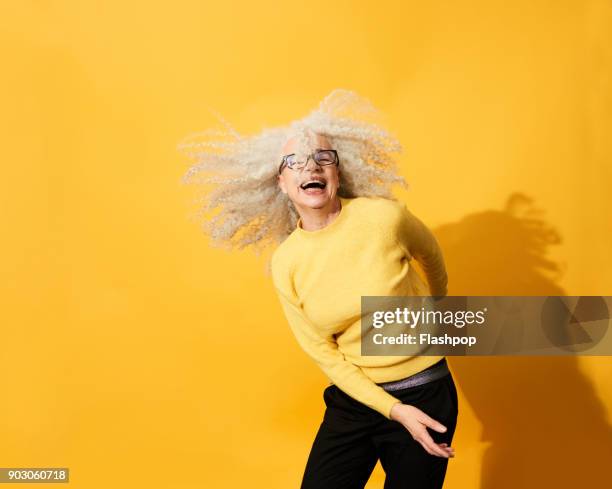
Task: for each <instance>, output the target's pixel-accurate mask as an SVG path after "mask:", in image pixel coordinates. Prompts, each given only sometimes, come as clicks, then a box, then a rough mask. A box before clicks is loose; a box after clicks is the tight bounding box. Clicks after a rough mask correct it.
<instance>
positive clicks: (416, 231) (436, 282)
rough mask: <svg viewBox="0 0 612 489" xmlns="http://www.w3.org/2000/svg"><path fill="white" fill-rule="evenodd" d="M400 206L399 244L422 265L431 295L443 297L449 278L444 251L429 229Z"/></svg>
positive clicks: (404, 205) (404, 207)
mask: <svg viewBox="0 0 612 489" xmlns="http://www.w3.org/2000/svg"><path fill="white" fill-rule="evenodd" d="M400 206H401V218H400V225H399V230H398V241H399V244H400V246H402V247H403V248H404V251H405V252H406V254H407V255H408V256H411V257H414V258H416V259H417V260H418V261H419V263H420V264H421V265H422V267H423V271H424V272H425V275H426V276H427V282H428V283H429V290H430V293H431V295H432V296H436V297H443V296H445V295H446V293H447V284H448V276H447V273H446V266H445V264H444V257H443V256H442V250H441V248H440V246H439V244H438V242H437V241H436V238H435V237H434V235H433V233H432V232H431V231H430V230H429V228H428V227H427V226H425V224H423V222H422V221H421V220H420V219H419V218H418V217H416V216H415V215H414V214H412V213H411V212H410V211H409V210H408V208H407V207H406V204H403V203H400Z"/></svg>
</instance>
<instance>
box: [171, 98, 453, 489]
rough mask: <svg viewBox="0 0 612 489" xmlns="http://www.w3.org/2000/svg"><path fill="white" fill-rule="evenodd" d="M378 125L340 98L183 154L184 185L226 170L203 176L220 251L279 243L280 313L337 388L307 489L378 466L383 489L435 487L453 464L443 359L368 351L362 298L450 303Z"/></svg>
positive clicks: (428, 238) (441, 271) (357, 480)
mask: <svg viewBox="0 0 612 489" xmlns="http://www.w3.org/2000/svg"><path fill="white" fill-rule="evenodd" d="M377 116H378V113H377V111H376V110H375V109H374V108H373V107H372V106H371V104H369V102H368V101H366V100H364V99H362V98H361V97H359V96H357V95H356V94H355V93H353V92H350V91H347V90H334V91H333V92H332V93H331V94H330V95H328V97H326V98H325V99H324V100H323V102H321V104H320V106H319V107H318V108H317V109H316V110H314V111H313V112H311V113H310V114H309V115H308V116H307V117H305V118H303V119H301V120H299V121H294V122H293V123H292V124H290V125H289V126H288V127H284V128H276V129H266V130H264V131H263V132H262V133H261V134H260V135H258V136H255V137H251V138H244V137H242V136H240V135H238V134H237V133H236V132H230V133H227V134H230V135H231V136H232V139H233V140H230V141H229V142H220V141H219V140H216V141H215V142H210V141H207V142H201V143H186V144H184V145H183V146H182V147H183V148H187V149H189V150H194V149H195V150H194V151H190V154H191V155H192V156H195V157H196V159H197V161H198V163H197V164H196V165H194V166H193V167H192V168H191V170H190V172H189V173H188V174H187V175H186V177H187V180H189V181H191V180H193V177H194V176H195V175H201V174H202V172H204V171H205V170H207V169H208V170H213V171H214V172H215V173H217V174H218V173H219V172H221V174H226V175H227V176H226V177H225V178H223V177H221V178H219V177H206V178H204V181H205V182H215V183H219V184H221V185H220V186H219V187H217V188H216V189H215V190H214V191H213V193H212V196H211V198H210V203H209V205H208V206H206V207H205V209H212V208H216V207H218V206H220V205H222V206H223V211H222V213H221V214H219V215H217V216H215V217H214V218H212V219H211V220H210V221H208V222H209V224H208V231H209V232H210V233H211V236H212V237H213V240H214V242H215V243H217V244H230V246H238V247H243V246H246V245H249V244H259V243H261V242H262V241H264V240H265V239H266V238H268V239H270V238H271V239H273V240H275V241H276V242H280V245H279V246H278V247H277V248H276V249H275V251H274V253H273V255H272V259H271V262H270V263H271V270H272V281H273V284H274V287H275V290H276V292H277V294H278V298H279V301H280V304H281V307H282V310H283V311H284V314H285V316H286V318H287V321H288V323H289V326H290V328H291V329H292V331H293V333H294V335H295V337H296V339H297V341H298V343H299V345H300V346H301V347H302V349H303V350H304V351H305V352H306V353H307V354H308V355H309V356H310V357H312V359H313V360H314V361H315V362H316V363H317V364H318V366H319V367H320V368H321V369H322V370H323V372H324V373H325V374H326V375H327V377H328V378H329V379H330V380H331V384H330V385H329V386H328V387H327V388H326V389H325V391H324V393H323V398H324V401H325V405H326V410H325V414H324V417H323V421H322V423H321V425H320V427H319V430H318V432H317V435H316V437H315V440H314V443H313V445H312V448H311V451H310V455H309V457H308V460H307V463H306V468H305V471H304V474H303V478H302V486H301V487H302V488H303V489H304V488H317V489H321V488H356V487H364V486H365V484H366V482H367V480H368V478H369V476H370V474H371V472H372V470H373V468H374V466H375V465H376V462H377V461H378V460H380V461H381V465H382V467H383V469H384V470H385V473H386V482H385V488H386V489H389V488H399V487H409V486H410V487H414V488H439V487H442V484H443V481H444V477H445V473H446V468H447V463H448V458H450V457H453V456H454V450H453V448H451V446H450V443H451V441H452V438H453V434H454V431H455V426H456V420H457V414H458V406H457V391H456V388H455V384H454V382H453V377H452V375H451V373H450V371H449V370H448V367H447V365H446V360H445V358H444V357H440V356H405V357H397V356H361V354H360V333H361V331H360V327H361V321H360V320H361V315H360V305H361V296H366V295H370V296H401V295H426V294H427V289H429V292H430V293H431V295H433V296H444V295H445V294H446V286H447V275H446V269H445V264H444V260H443V257H442V253H441V250H440V248H439V246H438V243H437V241H436V240H435V238H434V236H433V234H432V233H431V232H430V231H429V229H428V228H427V227H426V226H425V225H424V224H423V223H422V222H421V221H420V220H419V219H418V218H416V217H415V216H414V215H413V214H412V213H411V212H410V211H408V209H407V208H406V206H405V205H404V204H402V203H400V202H398V201H396V200H394V199H393V198H392V196H391V193H390V191H389V186H390V185H391V184H392V183H401V184H403V185H405V182H404V181H403V179H402V178H401V177H399V176H398V175H396V174H395V171H394V170H395V166H396V165H395V161H394V159H393V157H392V153H394V152H399V151H401V146H400V144H399V143H398V141H397V140H396V139H395V138H393V137H392V136H391V135H390V134H389V133H387V132H386V131H385V130H384V129H383V128H382V127H381V126H380V124H379V123H378V122H377V121H376V118H377ZM209 134H211V135H215V136H218V133H209ZM273 162H278V163H277V164H278V166H277V164H274V165H272V163H273ZM272 166H274V173H272ZM223 218H225V219H226V220H227V222H226V221H223V222H221V219H223ZM239 231H243V234H242V236H241V237H240V238H236V236H237V233H238V232H239ZM413 258H414V259H416V260H418V261H419V263H420V264H421V266H422V268H423V271H424V272H425V275H426V278H427V283H428V286H426V285H425V284H424V283H423V282H422V281H421V280H420V276H419V274H418V273H416V272H415V270H414V268H413V267H412V265H411V263H410V261H411V260H412V259H413ZM428 428H430V429H431V431H428Z"/></svg>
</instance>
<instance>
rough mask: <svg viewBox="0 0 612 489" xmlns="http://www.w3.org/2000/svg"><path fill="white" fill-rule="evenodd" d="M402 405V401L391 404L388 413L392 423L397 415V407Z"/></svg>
mask: <svg viewBox="0 0 612 489" xmlns="http://www.w3.org/2000/svg"><path fill="white" fill-rule="evenodd" d="M402 404H403V403H402V401H397V402H396V403H395V404H393V406H391V411H390V412H389V418H390V419H392V420H393V421H396V416H395V415H396V413H397V406H401V405H402Z"/></svg>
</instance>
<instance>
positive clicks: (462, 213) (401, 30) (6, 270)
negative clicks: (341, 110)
mask: <svg viewBox="0 0 612 489" xmlns="http://www.w3.org/2000/svg"><path fill="white" fill-rule="evenodd" d="M1 10H2V13H1V15H0V26H1V32H2V37H1V39H0V40H1V44H0V52H1V55H2V56H1V58H0V59H2V77H1V80H2V82H1V83H2V90H1V91H0V94H1V95H0V96H1V97H2V115H3V116H2V117H1V118H0V121H1V122H0V123H1V124H2V131H1V135H2V146H1V147H2V158H1V160H2V176H1V178H0V199H2V212H1V213H0V215H1V218H2V221H1V227H2V240H1V245H0V246H1V247H2V254H1V256H2V259H1V262H0V263H1V267H2V282H1V283H2V290H1V293H2V316H1V317H2V319H1V321H2V323H1V328H2V329H1V330H0V331H1V333H2V336H1V340H0V371H1V372H2V375H0V391H1V392H2V400H1V402H0V440H1V442H0V460H1V465H2V466H3V467H10V466H19V467H27V466H33V467H52V466H67V467H69V468H70V469H71V471H72V474H71V477H72V483H71V484H72V487H75V488H87V489H95V488H103V489H107V488H109V487H112V488H114V489H120V488H130V489H131V488H135V487H147V488H173V489H175V488H181V489H183V488H185V489H186V488H196V487H197V488H201V487H214V488H233V487H261V488H266V489H271V488H283V489H286V488H291V487H298V484H299V480H300V478H301V474H302V470H303V467H304V463H305V460H306V457H307V455H308V451H309V449H310V444H311V442H312V439H313V437H314V434H315V432H316V429H317V428H318V425H319V423H320V418H321V416H322V414H323V409H324V404H323V400H322V390H323V388H324V387H325V386H326V378H325V377H324V375H323V374H322V373H321V372H320V371H318V370H317V367H316V366H315V365H314V363H312V362H311V361H310V360H309V359H308V358H307V357H306V355H305V354H304V353H302V351H301V350H300V349H299V347H298V346H297V343H296V342H295V340H294V339H293V337H292V336H291V334H290V331H289V328H288V326H287V325H286V323H285V321H284V317H283V316H282V313H281V310H280V306H279V304H278V303H277V300H276V297H275V296H274V293H273V290H272V286H271V283H270V281H269V278H268V277H266V276H265V275H264V274H263V272H262V267H263V258H257V257H256V256H255V255H254V254H253V253H251V252H240V253H227V252H225V251H220V250H213V249H210V248H209V247H208V241H207V238H206V236H204V235H203V234H202V232H201V230H200V229H199V228H198V225H197V224H196V223H194V222H192V221H190V220H189V219H188V215H189V213H190V212H191V211H193V205H192V202H191V200H190V199H191V197H192V194H191V193H190V192H191V190H192V189H188V188H186V187H182V186H181V185H180V183H179V179H180V176H181V175H182V173H183V172H184V170H185V168H186V164H187V162H186V161H185V159H183V157H181V155H180V154H178V153H177V151H176V144H177V142H178V141H179V140H180V139H181V138H182V137H183V136H185V135H186V134H188V133H190V132H193V131H198V130H202V129H206V128H207V127H210V126H211V125H212V124H214V123H215V120H214V118H213V117H212V116H211V115H210V114H209V113H208V112H207V111H206V107H209V106H210V107H213V108H214V109H216V110H218V111H219V112H220V113H222V114H223V116H224V117H226V118H227V119H228V120H229V121H230V122H232V123H233V124H234V125H235V126H236V127H237V128H238V129H239V130H240V131H244V132H247V133H252V132H255V131H258V130H259V129H261V127H263V126H264V125H268V126H269V125H275V124H284V123H286V122H288V121H289V120H291V118H293V117H301V116H303V115H305V114H306V113H307V111H309V110H310V109H311V108H313V107H314V106H315V105H316V104H317V103H318V102H319V100H320V99H321V98H322V97H323V96H325V95H326V94H327V93H329V91H331V90H332V89H333V88H336V87H344V88H350V89H354V90H357V91H358V92H359V93H361V94H362V95H365V96H366V97H368V98H370V99H371V100H372V101H373V102H374V103H375V104H376V105H377V106H378V107H379V108H380V109H381V110H383V111H384V112H385V113H386V114H387V115H388V116H389V119H388V120H389V126H390V128H391V129H392V130H393V131H394V132H395V133H396V134H397V135H398V136H399V137H400V139H401V141H402V143H403V144H404V146H405V148H406V152H405V155H404V156H403V158H402V161H401V165H402V167H401V170H402V173H403V174H404V175H405V176H406V177H407V179H408V180H409V181H410V183H411V189H410V190H408V191H401V192H400V191H398V196H400V197H402V198H404V199H405V200H406V201H407V202H408V203H409V205H410V206H411V208H412V209H413V211H414V212H415V213H416V214H417V215H418V216H419V217H421V218H422V219H423V220H424V221H425V222H426V223H428V224H429V225H430V226H431V227H432V228H433V229H434V231H435V233H436V234H437V236H438V237H439V239H440V242H441V244H442V245H443V247H444V250H445V254H446V256H447V261H448V264H449V272H450V293H451V294H454V295H461V294H474V295H477V294H482V295H495V294H500V295H502V294H515V295H540V294H541V295H545V294H556V293H560V294H568V295H580V294H583V295H591V294H592V295H612V278H611V277H612V259H611V258H610V250H611V249H612V233H611V232H610V231H611V229H610V223H611V222H612V220H611V214H612V212H611V210H612V199H611V198H610V196H609V194H607V192H608V190H609V185H610V182H612V175H611V174H612V170H611V164H612V158H611V156H612V146H611V145H610V134H612V95H611V94H612V82H611V75H612V5H611V4H610V2H609V1H604V0H583V1H579V0H575V1H569V0H567V1H555V2H544V1H533V0H515V1H513V2H502V1H490V0H489V1H484V0H483V1H455V2H416V1H411V2H405V1H404V2H402V1H387V0H383V1H379V2H366V1H350V2H349V1H345V2H331V3H330V2H323V1H318V0H315V1H311V2H307V3H306V4H304V2H282V1H278V2H270V1H265V0H263V1H258V2H246V1H243V2H215V3H212V2H197V1H174V2H144V1H140V2H120V1H108V2H86V1H55V2H53V1H43V0H39V1H29V2H27V1H23V2H3V4H2V7H1ZM511 196H513V197H511ZM530 199H531V200H530ZM534 209H535V210H538V209H539V210H541V211H542V212H541V213H540V214H533V213H530V211H533V210H534ZM531 218H535V219H537V220H536V221H535V222H534V221H529V220H527V219H531ZM550 230H553V231H556V233H557V234H556V235H555V234H554V232H552V233H551V232H549V231H550ZM555 236H557V237H558V238H559V239H558V240H555ZM450 363H451V368H452V370H453V372H454V374H455V378H456V381H457V383H458V385H459V389H460V394H461V398H460V418H459V425H458V431H457V435H456V439H455V442H454V445H455V447H456V452H457V456H456V458H455V459H452V460H451V461H450V463H449V470H448V477H447V486H446V487H448V488H451V489H452V488H467V487H469V488H478V487H483V488H495V489H499V488H505V487H513V488H516V487H554V486H556V487H574V486H575V484H574V483H575V482H576V481H577V480H580V481H582V482H584V483H585V485H586V486H588V485H589V484H588V482H591V483H592V486H596V485H597V486H601V485H602V484H603V482H604V477H608V472H607V471H608V467H609V465H606V464H605V462H606V461H607V462H608V463H609V460H610V459H611V457H610V455H611V454H612V449H611V444H612V436H611V431H610V424H609V423H610V422H611V421H612V420H611V416H610V413H611V412H612V382H611V380H610V379H611V378H612V362H611V361H610V358H609V357H608V358H604V357H601V358H593V357H590V358H589V357H583V358H578V357H573V358H571V357H565V358H561V357H556V358H528V357H525V358H451V359H450ZM240 379H242V380H240ZM241 381H242V382H243V385H239V382H241ZM383 478H384V474H383V472H382V470H381V468H380V466H377V467H376V469H375V472H374V474H373V476H372V478H371V481H370V482H369V484H368V486H367V487H368V488H382V483H383V482H382V481H383ZM24 487H28V486H27V485H26V486H24Z"/></svg>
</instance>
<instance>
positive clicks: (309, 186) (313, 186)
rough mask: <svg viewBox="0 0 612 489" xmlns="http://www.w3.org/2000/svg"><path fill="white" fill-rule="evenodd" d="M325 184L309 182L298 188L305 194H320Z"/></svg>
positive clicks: (319, 181) (317, 181)
mask: <svg viewBox="0 0 612 489" xmlns="http://www.w3.org/2000/svg"><path fill="white" fill-rule="evenodd" d="M326 186H327V184H326V183H325V182H324V181H321V180H309V181H307V182H304V183H303V184H302V185H300V188H301V189H302V190H304V191H305V192H306V193H309V194H311V193H320V192H323V190H325V187H326Z"/></svg>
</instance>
